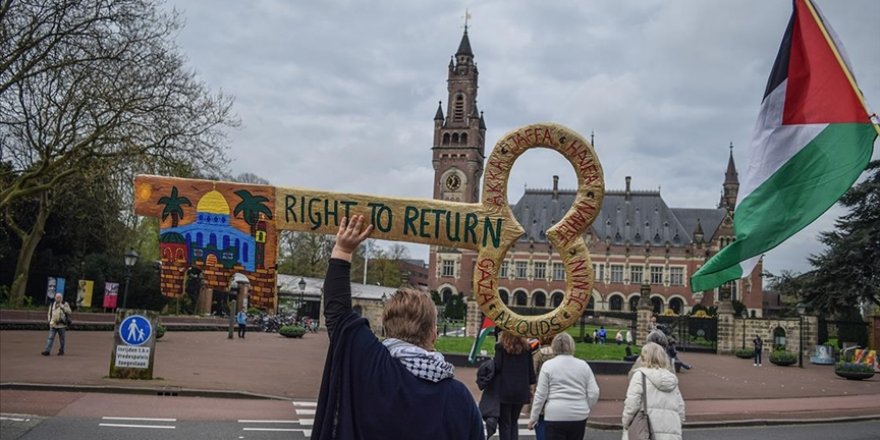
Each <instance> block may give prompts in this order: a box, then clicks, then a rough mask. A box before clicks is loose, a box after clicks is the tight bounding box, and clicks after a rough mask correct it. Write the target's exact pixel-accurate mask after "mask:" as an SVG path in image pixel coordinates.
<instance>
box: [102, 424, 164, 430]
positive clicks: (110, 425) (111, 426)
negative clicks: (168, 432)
mask: <svg viewBox="0 0 880 440" xmlns="http://www.w3.org/2000/svg"><path fill="white" fill-rule="evenodd" d="M98 426H104V427H107V428H150V429H174V426H169V425H127V424H123V423H98Z"/></svg>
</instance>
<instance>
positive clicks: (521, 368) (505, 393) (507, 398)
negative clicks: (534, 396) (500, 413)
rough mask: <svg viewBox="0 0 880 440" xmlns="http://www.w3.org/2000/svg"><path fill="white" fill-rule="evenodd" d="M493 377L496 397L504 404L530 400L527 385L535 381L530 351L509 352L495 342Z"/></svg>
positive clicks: (521, 402) (525, 402)
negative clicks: (496, 391) (495, 383)
mask: <svg viewBox="0 0 880 440" xmlns="http://www.w3.org/2000/svg"><path fill="white" fill-rule="evenodd" d="M494 362H495V378H496V382H497V383H498V398H499V400H500V401H501V403H505V404H523V405H525V404H527V403H529V401H530V400H531V389H530V387H529V385H533V384H534V383H535V382H537V378H536V377H535V365H534V364H533V363H532V352H531V351H529V350H523V352H522V353H520V354H509V353H507V352H506V351H504V347H503V346H502V345H501V344H500V343H499V344H495V360H494Z"/></svg>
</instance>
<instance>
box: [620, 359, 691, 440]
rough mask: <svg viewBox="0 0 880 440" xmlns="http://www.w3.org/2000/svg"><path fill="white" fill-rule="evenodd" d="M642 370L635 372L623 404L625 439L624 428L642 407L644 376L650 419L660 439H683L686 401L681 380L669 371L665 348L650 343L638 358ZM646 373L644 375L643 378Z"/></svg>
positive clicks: (626, 439) (625, 436)
mask: <svg viewBox="0 0 880 440" xmlns="http://www.w3.org/2000/svg"><path fill="white" fill-rule="evenodd" d="M639 357H640V358H641V361H642V365H643V367H641V368H638V369H636V370H635V374H633V375H632V378H631V379H630V381H629V388H627V390H626V401H624V403H623V426H624V430H623V440H628V438H627V435H626V429H625V427H627V426H629V424H630V422H631V421H632V419H633V417H634V416H635V415H636V413H637V412H638V411H639V408H641V407H642V399H643V398H644V394H643V392H642V377H644V378H645V385H646V386H645V389H646V390H647V393H648V418H649V419H650V420H651V427H652V428H653V430H654V435H655V438H656V439H657V440H681V425H682V423H684V399H683V398H682V397H681V392H680V391H679V390H678V378H677V377H676V376H675V374H673V373H671V372H669V370H667V369H666V365H667V364H668V363H669V359H668V357H667V356H666V351H665V350H663V347H661V346H659V345H657V344H655V343H653V342H649V343H647V344H645V346H644V347H642V353H641V355H640V356H639ZM643 374H644V376H643Z"/></svg>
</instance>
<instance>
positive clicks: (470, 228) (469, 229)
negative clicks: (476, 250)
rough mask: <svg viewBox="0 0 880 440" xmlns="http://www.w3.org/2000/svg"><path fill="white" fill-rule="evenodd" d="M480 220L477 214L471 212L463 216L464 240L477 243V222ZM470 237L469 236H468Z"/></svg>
mask: <svg viewBox="0 0 880 440" xmlns="http://www.w3.org/2000/svg"><path fill="white" fill-rule="evenodd" d="M479 222H480V219H479V218H478V217H477V214H474V213H473V212H469V213H467V215H466V216H465V217H464V241H465V242H467V241H470V242H471V243H473V244H477V224H478V223H479ZM468 237H470V238H468Z"/></svg>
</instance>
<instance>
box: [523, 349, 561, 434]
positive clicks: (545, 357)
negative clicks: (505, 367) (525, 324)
mask: <svg viewBox="0 0 880 440" xmlns="http://www.w3.org/2000/svg"><path fill="white" fill-rule="evenodd" d="M552 341H553V340H552V339H549V338H547V339H545V340H542V341H541V347H540V348H539V349H538V350H535V351H534V352H533V353H532V360H533V362H534V364H535V375H536V376H538V377H539V378H540V376H541V367H543V366H544V363H545V362H547V361H549V360H550V359H553V358H554V357H556V353H555V352H554V351H553V346H552ZM529 413H531V411H529ZM534 428H535V440H546V439H547V424H546V423H544V410H543V409H541V412H540V414H538V422H537V423H536V424H535V427H534Z"/></svg>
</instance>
